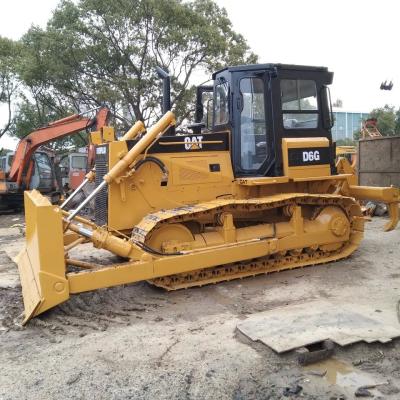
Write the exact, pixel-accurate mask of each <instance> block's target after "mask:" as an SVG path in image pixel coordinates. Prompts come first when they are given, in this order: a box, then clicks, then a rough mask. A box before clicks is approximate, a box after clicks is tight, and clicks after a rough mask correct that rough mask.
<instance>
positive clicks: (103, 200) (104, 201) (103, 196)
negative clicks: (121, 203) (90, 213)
mask: <svg viewBox="0 0 400 400" xmlns="http://www.w3.org/2000/svg"><path fill="white" fill-rule="evenodd" d="M107 172H108V146H98V147H97V148H96V181H95V182H96V187H97V186H98V185H100V183H101V182H103V177H104V175H105V174H106V173H107ZM94 218H95V222H96V224H97V225H100V226H102V225H106V224H107V223H108V186H105V187H104V188H103V189H102V190H101V191H100V192H99V193H98V195H97V196H96V198H95V205H94Z"/></svg>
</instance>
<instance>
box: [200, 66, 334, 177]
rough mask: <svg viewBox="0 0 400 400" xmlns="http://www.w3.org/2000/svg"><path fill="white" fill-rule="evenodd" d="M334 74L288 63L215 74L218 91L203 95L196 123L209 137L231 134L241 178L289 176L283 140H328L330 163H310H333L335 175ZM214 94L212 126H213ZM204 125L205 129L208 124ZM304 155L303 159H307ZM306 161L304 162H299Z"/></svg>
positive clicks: (203, 88) (326, 156) (236, 170)
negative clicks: (333, 135) (285, 172)
mask: <svg viewBox="0 0 400 400" xmlns="http://www.w3.org/2000/svg"><path fill="white" fill-rule="evenodd" d="M332 78H333V73H332V72H329V71H328V69H327V68H324V67H306V66H297V65H283V64H261V65H259V64H258V65H241V66H235V67H228V68H224V69H222V70H220V71H218V72H216V73H214V74H213V80H214V85H213V86H200V87H199V88H198V90H197V101H196V103H197V104H196V123H197V126H196V125H194V126H193V127H194V128H198V127H199V125H200V126H201V127H202V128H203V131H205V132H212V133H218V132H226V131H229V132H231V141H232V166H233V170H234V174H235V176H236V177H266V176H281V175H283V160H282V139H283V138H302V137H307V138H313V137H319V138H326V139H327V140H328V141H329V144H330V145H329V150H328V151H326V150H325V151H323V152H322V153H323V155H324V158H323V159H322V158H321V154H320V160H315V159H314V158H313V157H311V158H313V159H312V160H310V157H305V159H304V161H303V162H304V164H305V165H307V164H310V163H313V164H315V163H318V161H319V163H321V164H322V163H324V164H329V165H330V167H331V170H332V172H333V171H334V163H335V152H334V150H333V149H332V135H331V127H332V122H333V121H332V111H331V104H330V100H329V99H330V97H329V89H328V85H330V84H331V83H332ZM210 91H213V109H212V126H211V129H210V127H207V118H208V119H209V117H210V116H209V114H210V104H209V103H205V102H204V100H205V99H206V100H207V102H208V101H209V99H208V98H207V97H205V94H207V93H209V92H210ZM202 123H203V124H202ZM301 156H302V154H301ZM300 161H302V157H300V159H299V162H300Z"/></svg>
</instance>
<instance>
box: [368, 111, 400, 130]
mask: <svg viewBox="0 0 400 400" xmlns="http://www.w3.org/2000/svg"><path fill="white" fill-rule="evenodd" d="M370 117H371V118H376V119H377V127H378V129H379V132H380V133H381V134H382V135H383V136H394V135H395V134H396V112H395V108H394V107H393V106H388V105H387V104H386V105H385V106H384V107H381V108H374V109H373V110H372V111H371V112H370Z"/></svg>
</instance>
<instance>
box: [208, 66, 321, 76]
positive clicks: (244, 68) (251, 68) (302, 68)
mask: <svg viewBox="0 0 400 400" xmlns="http://www.w3.org/2000/svg"><path fill="white" fill-rule="evenodd" d="M274 69H278V70H294V71H319V72H328V68H327V67H314V66H308V65H295V64H271V63H269V64H247V65H236V66H233V67H225V68H222V69H220V70H219V71H216V72H214V73H213V75H212V78H213V79H215V77H216V75H217V74H220V73H221V72H223V71H228V72H237V71H257V70H274Z"/></svg>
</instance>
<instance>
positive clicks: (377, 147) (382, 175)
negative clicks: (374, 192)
mask: <svg viewBox="0 0 400 400" xmlns="http://www.w3.org/2000/svg"><path fill="white" fill-rule="evenodd" d="M357 153H358V165H357V167H358V168H357V170H358V177H359V184H360V185H365V186H390V185H394V186H397V187H400V136H393V137H383V138H378V139H364V140H360V141H359V142H358V151H357Z"/></svg>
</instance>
